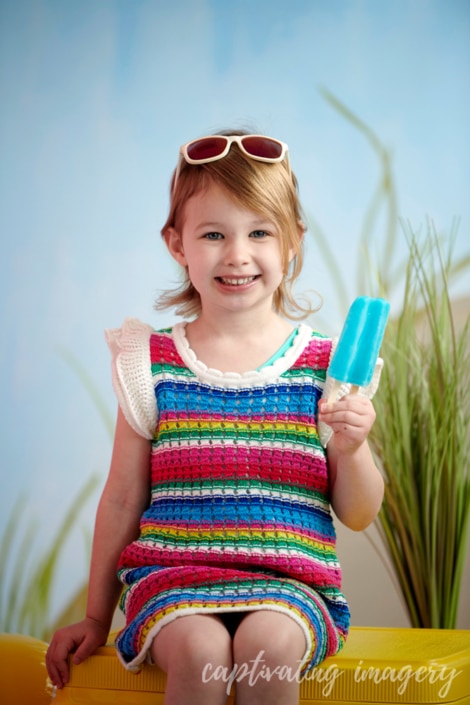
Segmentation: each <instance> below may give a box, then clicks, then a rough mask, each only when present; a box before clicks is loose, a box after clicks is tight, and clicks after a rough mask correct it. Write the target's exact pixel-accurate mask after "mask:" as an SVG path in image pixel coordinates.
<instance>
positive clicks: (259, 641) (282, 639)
mask: <svg viewBox="0 0 470 705" xmlns="http://www.w3.org/2000/svg"><path fill="white" fill-rule="evenodd" d="M305 649H306V643H305V636H304V633H303V632H302V629H301V628H300V626H299V625H298V624H297V622H295V621H294V620H293V619H292V618H291V617H289V616H288V615H286V614H282V613H280V612H274V611H273V612H271V611H269V610H260V611H259V612H249V613H248V614H247V616H246V617H245V618H244V619H243V620H242V622H240V625H239V627H238V629H237V631H236V632H235V636H234V638H233V660H234V663H235V664H237V666H238V674H239V678H238V679H237V682H236V691H237V701H236V702H237V705H298V702H299V678H298V671H299V665H300V661H301V659H302V657H303V655H304V653H305ZM243 664H247V673H246V676H245V677H242V675H243V669H244V666H243ZM268 669H269V671H268ZM296 676H297V677H296Z"/></svg>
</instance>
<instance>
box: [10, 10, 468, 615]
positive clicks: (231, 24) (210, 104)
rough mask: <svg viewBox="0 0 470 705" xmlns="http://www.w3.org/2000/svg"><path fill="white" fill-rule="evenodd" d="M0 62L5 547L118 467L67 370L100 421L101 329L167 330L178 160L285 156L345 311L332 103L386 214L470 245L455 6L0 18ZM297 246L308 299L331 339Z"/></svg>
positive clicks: (68, 559)
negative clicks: (205, 146)
mask: <svg viewBox="0 0 470 705" xmlns="http://www.w3.org/2000/svg"><path fill="white" fill-rule="evenodd" d="M0 57H1V61H0V100H1V110H0V140H1V158H0V178H1V194H0V228H1V243H2V244H1V255H0V335H1V345H0V360H1V364H0V375H1V378H0V379H1V387H0V389H1V395H0V416H1V438H2V442H1V444H0V468H1V478H2V489H1V492H0V531H1V530H2V529H3V527H4V525H5V521H6V517H7V516H8V513H9V511H10V509H11V506H12V503H13V502H14V501H15V500H16V499H17V497H18V496H19V495H20V494H21V493H22V492H25V493H26V498H27V500H28V502H29V504H28V505H27V506H28V510H27V514H28V515H29V514H31V515H34V517H35V518H36V520H37V526H38V530H37V535H36V540H37V545H38V548H40V547H41V546H43V545H46V544H47V543H48V541H49V540H50V538H51V537H52V536H53V535H54V531H55V529H56V528H57V526H58V524H59V522H60V520H61V519H62V518H63V516H64V514H65V512H66V510H67V509H68V507H69V506H70V505H71V503H73V501H74V496H75V495H76V493H77V491H78V490H79V489H80V488H81V487H82V486H83V484H84V482H85V481H86V479H87V478H88V477H89V476H90V475H91V474H93V473H95V472H98V473H100V475H101V477H102V480H104V477H105V473H106V471H107V467H108V463H109V457H110V450H111V441H110V437H109V434H108V431H107V430H106V428H105V426H104V425H103V423H102V421H101V418H100V416H99V414H98V412H97V410H96V408H95V406H94V405H93V403H92V401H91V400H90V398H89V396H88V394H87V391H86V390H85V388H84V386H83V384H82V382H81V381H80V379H79V378H78V377H77V375H76V373H75V372H74V371H73V370H72V368H71V367H70V365H69V364H68V363H67V362H66V361H65V359H64V354H63V351H64V350H65V351H68V352H72V353H73V354H74V355H75V356H76V358H77V359H78V360H79V361H80V364H82V365H83V366H84V368H85V369H86V370H87V372H88V373H89V374H90V375H91V377H92V379H93V380H94V382H95V383H96V385H97V388H98V390H99V392H100V394H102V396H103V398H104V400H105V404H106V406H107V408H109V411H110V413H111V415H112V416H114V413H115V400H114V396H113V392H112V388H111V382H110V374H109V357H108V352H107V349H106V347H105V344H104V339H103V329H104V328H105V327H109V326H111V327H112V326H117V325H119V324H120V323H121V321H122V319H123V318H124V317H125V316H127V315H134V316H138V317H141V318H143V319H145V320H146V321H149V322H151V323H153V324H154V325H155V326H159V325H164V324H166V323H168V322H169V321H170V320H171V317H170V316H168V315H165V316H164V315H161V314H158V315H157V314H155V313H154V312H153V310H152V306H153V301H154V298H155V295H156V292H157V290H158V289H160V288H164V287H165V286H168V285H169V284H170V283H171V282H173V281H174V279H175V277H176V270H175V268H174V266H173V265H172V263H171V262H170V261H169V257H168V256H167V254H166V252H165V251H164V248H163V246H162V243H161V242H160V236H159V229H160V227H161V225H162V223H163V222H164V220H165V217H166V209H167V201H168V198H167V192H168V182H169V178H170V175H171V171H172V169H173V168H174V165H175V162H176V157H177V150H178V147H179V145H180V144H181V143H182V142H184V141H187V140H189V139H191V138H193V137H195V136H198V135H201V134H205V133H208V132H212V131H213V130H215V129H217V128H220V127H224V128H225V127H227V126H232V125H234V126H251V127H253V128H255V129H256V130H259V131H261V132H265V133H267V134H272V135H274V136H277V137H279V138H281V139H282V140H284V141H286V142H288V143H289V145H290V150H291V159H292V164H293V168H294V170H295V171H296V173H297V175H298V177H299V180H300V184H301V195H302V199H303V202H304V206H305V208H306V210H307V211H308V213H310V214H311V215H312V216H313V217H314V218H315V220H316V221H317V222H318V223H319V224H320V225H321V227H322V228H323V230H324V232H325V233H326V234H327V236H328V238H329V239H330V241H331V242H332V243H334V246H335V249H336V251H337V258H338V262H339V264H340V266H341V270H342V273H343V278H344V280H345V282H346V284H347V287H348V291H349V292H350V294H351V297H352V296H353V295H355V293H356V291H355V284H354V272H355V270H356V267H357V266H358V264H359V266H360V263H361V255H360V253H359V252H358V242H359V238H360V233H361V228H362V219H363V216H364V212H365V209H366V207H367V205H368V203H369V202H370V198H371V196H372V193H373V190H374V188H375V184H376V180H377V178H378V176H379V167H378V162H377V159H376V157H375V155H374V154H373V152H372V150H371V148H370V146H369V145H368V144H367V142H366V140H365V139H364V137H363V135H361V134H360V133H359V132H358V131H357V130H355V129H354V128H353V127H352V125H351V124H350V123H348V122H347V121H346V120H344V118H343V117H342V116H341V115H340V114H339V113H338V112H337V111H335V110H334V109H332V107H331V105H330V104H329V103H328V102H327V101H325V99H324V97H323V96H322V94H321V93H320V91H319V88H320V87H322V86H323V87H326V88H328V89H329V90H331V91H332V92H333V93H334V94H335V95H336V96H337V97H338V98H340V99H341V100H342V101H343V102H344V103H345V104H346V105H347V106H348V107H349V108H350V109H351V110H353V111H354V112H355V113H356V114H358V115H359V116H360V117H361V118H362V119H363V120H365V122H366V123H367V124H368V125H370V126H371V127H372V128H373V129H374V131H375V132H376V134H377V135H378V136H379V137H380V139H381V140H382V141H383V143H384V144H385V145H386V147H387V148H389V149H390V151H391V153H392V154H393V168H394V175H395V178H396V183H397V186H398V198H399V200H398V203H399V213H400V215H401V216H403V217H404V218H406V219H409V220H410V221H411V223H412V224H413V225H414V226H415V227H419V226H421V225H422V224H423V223H424V221H425V218H426V217H427V216H429V217H431V218H432V219H433V220H434V221H435V223H436V226H437V228H438V229H443V230H448V229H449V227H450V224H451V221H452V218H453V217H454V216H461V219H462V220H461V226H460V231H459V236H458V239H457V252H463V251H464V250H465V249H466V246H467V244H468V242H469V238H468V232H469V218H470V200H469V197H468V194H469V193H470V139H469V127H468V126H469V125H470V98H469V90H468V86H469V78H470V4H469V3H468V2H467V0H382V1H381V2H377V0H357V1H354V0H332V1H329V0H289V2H287V1H286V0H233V1H232V2H225V0H177V2H171V3H170V2H163V1H162V0H79V1H78V0H61V1H58V0H2V2H1V3H0ZM307 244H308V247H307V265H306V267H307V268H306V273H305V277H304V282H305V285H306V286H309V287H311V286H312V285H313V286H315V288H316V289H318V290H319V291H320V293H321V294H322V295H323V296H324V298H325V301H326V303H325V313H326V314H327V315H326V318H327V319H328V321H329V327H330V329H331V330H330V331H329V332H334V333H337V332H338V330H339V327H340V325H341V321H342V315H343V313H344V311H342V310H339V309H338V306H337V302H336V299H335V284H334V281H333V280H332V278H331V273H330V272H329V271H328V268H327V267H326V265H325V264H324V262H323V261H322V260H321V259H319V258H318V252H317V251H316V247H317V244H316V242H315V241H314V239H313V237H311V236H309V239H308V243H307ZM376 244H377V248H378V249H380V247H381V244H383V234H382V233H381V229H380V227H378V229H377V234H376ZM403 247H404V246H403ZM403 251H404V249H403ZM462 291H463V292H464V293H465V292H467V293H468V288H466V285H465V283H463V284H462ZM97 497H98V494H97V493H96V496H95V497H94V498H93V499H92V500H91V501H90V502H89V504H88V505H87V509H86V511H84V512H83V513H82V515H81V522H80V524H81V527H83V528H85V527H86V530H87V531H90V530H91V524H92V518H93V515H94V511H95V506H96V500H97ZM84 544H85V541H84V540H83V537H82V535H81V530H80V531H78V532H76V534H75V535H74V538H73V539H72V540H71V541H70V542H69V544H68V550H67V553H66V555H64V556H63V561H62V568H61V572H60V575H59V581H58V587H57V595H56V599H57V609H58V608H59V607H60V606H62V605H63V604H64V603H65V602H66V601H67V599H68V597H69V596H70V594H71V593H72V592H73V591H74V589H75V588H76V587H77V586H78V585H79V584H80V583H81V582H82V581H83V580H85V577H86V572H87V569H86V560H87V559H86V555H85V550H84V548H83V546H84Z"/></svg>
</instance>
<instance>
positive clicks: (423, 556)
mask: <svg viewBox="0 0 470 705" xmlns="http://www.w3.org/2000/svg"><path fill="white" fill-rule="evenodd" d="M407 238H408V244H409V252H410V257H409V263H408V268H407V273H406V284H405V289H404V296H403V306H402V310H401V313H400V314H399V315H398V317H397V318H396V319H395V320H391V321H390V323H389V325H388V329H387V332H386V336H385V339H384V343H383V346H382V355H383V357H384V358H385V360H386V365H385V368H384V371H383V374H382V379H381V383H380V392H379V393H378V394H377V397H376V400H375V407H376V411H377V420H376V423H375V425H374V427H373V429H372V433H371V444H372V447H373V449H374V452H375V455H376V457H377V459H378V462H379V464H380V466H381V467H382V470H383V473H384V477H385V498H384V502H383V506H382V510H381V512H380V515H379V522H378V523H379V527H380V533H381V536H382V540H383V542H384V545H385V546H386V549H387V552H388V554H389V556H390V559H391V562H392V565H393V566H394V569H395V572H396V576H397V578H398V581H399V585H400V588H401V591H402V593H403V597H404V600H405V603H406V606H407V609H408V613H409V616H410V620H411V624H412V625H413V626H416V627H437V628H454V627H455V626H456V620H457V611H458V605H459V596H460V589H461V582H462V575H463V568H464V563H465V558H466V551H467V536H468V524H469V518H470V469H469V429H470V359H469V345H468V328H469V325H470V318H468V317H467V320H466V322H465V324H464V325H463V328H462V329H461V330H460V331H459V330H457V328H456V325H455V321H454V316H453V311H452V302H451V299H450V294H449V280H450V279H451V278H452V275H453V274H455V273H456V272H457V271H460V270H462V269H465V268H468V264H469V258H468V257H467V258H463V259H462V260H460V261H459V262H457V263H455V262H454V261H453V258H452V246H451V244H450V245H449V246H448V251H447V252H445V253H444V252H443V246H442V244H440V243H439V239H438V238H437V236H436V234H435V233H434V232H433V231H432V229H431V228H429V230H428V232H427V233H426V237H425V238H423V239H422V241H421V242H420V241H419V240H418V239H417V238H416V236H415V235H414V234H413V233H412V232H411V231H410V230H409V229H408V231H407Z"/></svg>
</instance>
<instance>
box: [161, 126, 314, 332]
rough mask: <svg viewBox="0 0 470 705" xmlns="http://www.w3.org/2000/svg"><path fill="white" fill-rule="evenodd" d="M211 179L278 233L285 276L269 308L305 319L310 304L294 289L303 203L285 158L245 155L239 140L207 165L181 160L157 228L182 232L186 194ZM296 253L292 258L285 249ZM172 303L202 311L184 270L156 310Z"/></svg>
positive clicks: (185, 311)
mask: <svg viewBox="0 0 470 705" xmlns="http://www.w3.org/2000/svg"><path fill="white" fill-rule="evenodd" d="M218 134H225V135H234V134H238V135H243V134H247V133H245V132H243V131H238V132H237V131H231V132H219V133H218ZM211 183H216V184H217V185H219V186H221V187H222V188H224V189H225V190H226V191H227V192H228V194H229V195H230V197H231V198H232V199H233V200H234V201H235V202H236V203H237V204H239V205H240V206H242V207H243V208H244V209H247V210H251V211H253V212H254V213H259V214H260V215H262V216H263V217H266V218H268V219H269V220H270V221H272V222H273V223H274V224H275V226H276V228H277V231H278V233H279V237H280V243H281V256H282V262H283V267H284V275H285V276H284V278H283V280H282V282H281V284H280V285H279V287H278V289H277V290H276V291H275V292H274V297H273V307H274V309H275V311H276V312H277V313H279V314H280V315H283V316H286V317H288V318H291V319H303V318H306V317H307V316H308V315H309V314H310V313H311V312H312V308H311V307H310V306H309V305H308V304H304V305H302V304H300V303H299V302H298V301H296V299H295V297H294V294H293V285H294V283H295V281H296V279H297V277H298V276H299V274H300V272H301V269H302V265H303V260H304V254H303V233H304V230H305V227H304V225H303V221H302V213H301V206H300V201H299V197H298V188H297V180H296V178H295V176H294V174H293V173H292V172H290V170H289V169H288V168H287V163H286V161H285V160H284V161H283V162H278V163H266V162H260V161H256V160H254V159H251V158H250V157H248V156H246V155H245V154H243V152H242V151H241V150H240V149H239V148H238V145H236V144H232V147H231V149H230V151H229V153H228V154H227V156H226V157H223V158H222V159H218V160H216V161H213V162H209V163H207V164H187V163H186V162H183V164H182V165H181V170H180V172H179V175H178V180H177V183H176V185H175V173H174V174H173V178H172V181H171V197H170V212H169V214H168V218H167V221H166V223H165V225H164V226H163V228H162V230H161V233H162V235H165V233H166V232H167V230H168V229H169V228H174V229H175V230H176V231H179V232H181V229H182V226H183V222H184V207H185V204H186V202H187V200H188V199H189V198H191V196H194V195H195V194H197V193H199V192H201V191H203V190H205V189H206V188H208V187H209V186H210V184H211ZM290 251H292V252H293V253H294V256H293V257H292V259H291V261H290V263H289V261H288V258H289V252H290ZM172 307H176V313H177V314H178V315H181V316H186V317H193V316H197V315H198V314H199V313H200V311H201V299H200V296H199V293H198V291H197V290H196V289H195V288H194V286H193V285H192V283H191V280H190V278H189V275H188V271H187V269H185V270H184V280H183V282H182V284H181V286H179V287H178V288H177V289H173V290H170V291H167V292H164V293H163V294H162V295H161V296H160V297H159V298H158V300H157V303H156V305H155V308H156V309H157V310H162V309H167V308H172Z"/></svg>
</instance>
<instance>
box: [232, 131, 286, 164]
mask: <svg viewBox="0 0 470 705" xmlns="http://www.w3.org/2000/svg"><path fill="white" fill-rule="evenodd" d="M242 144H243V146H244V148H245V149H246V151H247V152H248V153H249V154H251V156H252V157H260V158H261V159H279V158H280V156H281V154H282V144H280V143H279V142H277V141H276V140H273V139H270V138H269V137H257V136H256V135H254V136H253V135H248V136H246V137H242Z"/></svg>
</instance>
